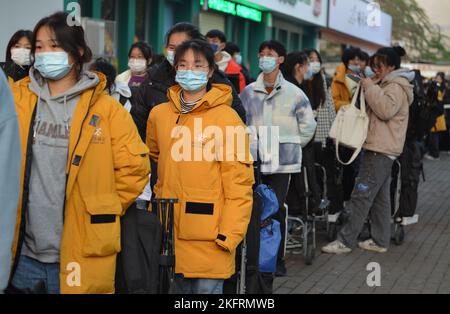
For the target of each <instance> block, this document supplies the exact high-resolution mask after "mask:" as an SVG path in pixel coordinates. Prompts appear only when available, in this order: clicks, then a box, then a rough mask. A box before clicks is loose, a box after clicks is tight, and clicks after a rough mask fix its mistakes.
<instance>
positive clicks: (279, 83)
mask: <svg viewBox="0 0 450 314" xmlns="http://www.w3.org/2000/svg"><path fill="white" fill-rule="evenodd" d="M283 86H284V77H283V74H281V71H280V72H279V73H278V76H277V79H276V80H275V85H274V86H273V91H272V93H271V94H270V96H273V95H276V94H277V93H278V91H279V90H280V89H282V88H283ZM254 91H255V92H258V93H264V94H266V95H269V93H268V92H267V89H266V86H265V85H264V73H261V74H260V75H259V76H258V79H257V80H256V82H255V87H254Z"/></svg>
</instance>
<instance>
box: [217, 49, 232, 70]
mask: <svg viewBox="0 0 450 314" xmlns="http://www.w3.org/2000/svg"><path fill="white" fill-rule="evenodd" d="M220 54H221V55H222V60H220V61H219V62H216V64H217V66H218V67H219V70H220V71H222V72H225V70H226V69H227V67H228V63H229V62H230V61H231V55H230V54H229V53H228V52H225V51H221V52H220Z"/></svg>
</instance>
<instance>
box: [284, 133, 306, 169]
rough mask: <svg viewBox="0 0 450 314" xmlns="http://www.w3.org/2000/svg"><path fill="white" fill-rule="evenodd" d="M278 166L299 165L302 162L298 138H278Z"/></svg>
mask: <svg viewBox="0 0 450 314" xmlns="http://www.w3.org/2000/svg"><path fill="white" fill-rule="evenodd" d="M279 143H280V147H279V164H280V166H289V165H297V164H298V165H300V164H301V162H302V146H301V140H300V137H299V136H280V140H279Z"/></svg>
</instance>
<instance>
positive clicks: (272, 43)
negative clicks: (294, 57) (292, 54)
mask: <svg viewBox="0 0 450 314" xmlns="http://www.w3.org/2000/svg"><path fill="white" fill-rule="evenodd" d="M266 48H268V49H270V50H273V51H275V52H276V53H277V54H278V56H280V57H286V54H287V52H286V48H285V47H284V46H283V44H282V43H280V42H279V41H277V40H266V41H264V42H263V43H262V44H261V45H260V46H259V52H261V51H263V50H264V49H266Z"/></svg>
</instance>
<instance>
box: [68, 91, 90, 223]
mask: <svg viewBox="0 0 450 314" xmlns="http://www.w3.org/2000/svg"><path fill="white" fill-rule="evenodd" d="M94 94H95V90H94V91H93V92H92V95H91V99H90V100H89V105H88V111H87V113H86V115H85V116H84V118H83V121H82V122H81V130H80V133H79V134H78V138H77V141H76V144H75V147H74V148H73V152H72V156H71V157H70V159H69V160H68V161H69V163H70V165H69V171H68V172H67V173H66V185H65V189H64V206H63V228H64V223H65V221H66V200H67V184H68V183H69V175H70V168H71V164H72V159H73V155H74V154H75V151H76V150H77V147H78V144H79V143H80V139H81V134H82V133H83V124H84V122H86V119H87V117H89V112H90V107H91V104H92V99H93V98H94ZM69 145H70V144H69Z"/></svg>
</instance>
